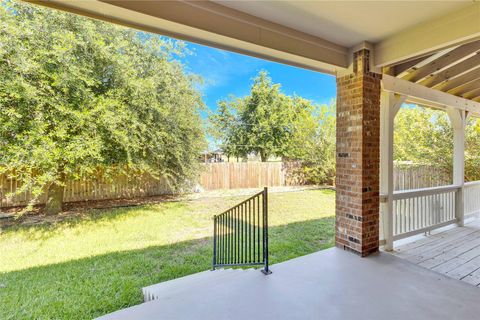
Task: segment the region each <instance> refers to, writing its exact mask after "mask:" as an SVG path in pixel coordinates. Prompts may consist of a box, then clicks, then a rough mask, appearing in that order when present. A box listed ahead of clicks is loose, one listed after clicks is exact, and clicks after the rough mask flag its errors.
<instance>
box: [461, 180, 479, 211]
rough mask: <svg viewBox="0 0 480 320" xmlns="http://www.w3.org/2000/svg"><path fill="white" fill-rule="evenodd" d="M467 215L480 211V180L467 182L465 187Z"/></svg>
mask: <svg viewBox="0 0 480 320" xmlns="http://www.w3.org/2000/svg"><path fill="white" fill-rule="evenodd" d="M463 194H464V204H463V206H464V210H465V217H466V218H468V217H471V216H473V215H477V214H479V213H480V181H472V182H465V184H464V187H463Z"/></svg>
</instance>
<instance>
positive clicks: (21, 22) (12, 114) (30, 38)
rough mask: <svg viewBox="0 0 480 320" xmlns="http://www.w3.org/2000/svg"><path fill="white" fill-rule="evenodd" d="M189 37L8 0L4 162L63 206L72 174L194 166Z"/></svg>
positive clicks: (3, 35)
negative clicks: (184, 41)
mask: <svg viewBox="0 0 480 320" xmlns="http://www.w3.org/2000/svg"><path fill="white" fill-rule="evenodd" d="M183 51H184V50H183V47H182V46H181V44H179V43H177V42H170V41H167V40H164V39H163V38H160V37H157V36H151V35H148V34H144V33H139V32H136V31H134V30H131V29H127V28H123V27H119V26H115V25H113V24H110V23H105V22H101V21H96V20H92V19H88V18H84V17H80V16H76V15H72V14H67V13H61V12H58V11H55V10H50V9H44V8H40V7H36V6H33V5H30V4H25V3H18V2H14V1H6V2H5V1H4V2H2V5H1V6H0V154H1V158H0V167H2V168H3V170H8V171H10V172H12V169H15V173H16V174H17V175H18V179H20V180H21V181H23V188H24V189H25V188H32V190H33V193H34V195H36V196H39V195H40V194H41V193H42V192H44V191H45V190H48V202H47V206H46V211H47V213H55V212H58V211H59V210H61V209H62V200H61V199H62V197H63V190H64V184H65V179H66V178H67V177H72V176H73V177H75V176H79V175H82V174H89V173H92V172H93V171H94V170H95V169H96V168H98V166H115V167H117V168H129V170H130V169H134V170H141V171H146V172H149V173H151V174H152V175H155V176H158V175H162V176H165V177H167V178H169V181H170V182H171V183H172V185H173V186H179V184H180V183H182V182H184V181H187V180H189V179H191V178H192V177H193V176H194V175H195V173H196V166H197V157H198V154H200V152H201V150H202V149H203V148H204V134H203V130H202V122H201V118H200V117H199V109H200V108H202V107H203V103H202V99H201V96H200V94H199V93H198V92H197V90H196V89H195V82H196V78H195V77H193V76H190V75H187V74H186V73H185V72H184V70H183V67H182V65H181V64H180V63H179V62H177V60H176V59H175V57H177V55H179V54H182V52H183Z"/></svg>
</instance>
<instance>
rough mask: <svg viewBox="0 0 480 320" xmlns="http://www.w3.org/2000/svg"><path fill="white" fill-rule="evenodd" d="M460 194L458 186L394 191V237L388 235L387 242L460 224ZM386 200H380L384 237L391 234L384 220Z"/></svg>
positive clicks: (479, 191) (382, 197)
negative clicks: (390, 238) (388, 232)
mask: <svg viewBox="0 0 480 320" xmlns="http://www.w3.org/2000/svg"><path fill="white" fill-rule="evenodd" d="M460 191H461V187H460V186H457V185H450V186H442V187H435V188H424V189H415V190H404V191H395V192H394V193H393V203H392V223H393V234H392V235H388V234H385V238H388V237H389V236H390V237H392V238H393V240H399V239H403V238H407V237H410V236H413V235H416V234H420V233H424V232H428V231H431V230H433V229H436V228H440V227H444V226H446V225H449V224H452V223H455V222H457V217H458V216H459V213H458V212H457V208H461V206H459V205H458V203H457V201H459V195H460ZM478 194H479V195H480V183H479V187H478ZM386 199H387V197H386V195H382V196H381V200H382V204H381V206H380V210H381V226H382V230H381V231H382V233H384V232H386V231H387V230H388V228H386V226H385V225H384V223H385V222H386V221H388V219H385V218H386V217H385V215H386V210H387V206H386V203H385V201H386ZM479 208H480V202H479ZM381 240H383V239H381Z"/></svg>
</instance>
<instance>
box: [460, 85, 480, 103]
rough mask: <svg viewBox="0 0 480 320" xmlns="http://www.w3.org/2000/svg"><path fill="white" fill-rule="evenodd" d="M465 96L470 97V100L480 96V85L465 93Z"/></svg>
mask: <svg viewBox="0 0 480 320" xmlns="http://www.w3.org/2000/svg"><path fill="white" fill-rule="evenodd" d="M463 96H464V97H465V99H470V100H473V99H475V98H478V97H480V87H479V88H477V89H474V90H472V91H469V92H467V93H465V94H464V95H463Z"/></svg>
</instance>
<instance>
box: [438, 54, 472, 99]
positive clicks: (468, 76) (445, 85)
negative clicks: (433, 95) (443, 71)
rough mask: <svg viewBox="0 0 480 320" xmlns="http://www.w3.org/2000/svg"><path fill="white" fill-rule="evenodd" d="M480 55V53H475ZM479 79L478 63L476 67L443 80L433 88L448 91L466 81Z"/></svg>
mask: <svg viewBox="0 0 480 320" xmlns="http://www.w3.org/2000/svg"><path fill="white" fill-rule="evenodd" d="M477 56H479V57H480V55H477ZM477 79H480V64H479V65H478V67H477V68H476V69H473V70H471V71H469V72H467V73H464V74H462V75H460V76H458V77H456V78H453V79H451V80H447V81H445V82H442V83H441V84H439V85H437V86H435V87H433V88H434V89H437V90H440V91H445V92H446V91H449V90H453V89H455V88H458V87H461V86H462V85H464V84H465V83H468V82H470V81H474V80H477Z"/></svg>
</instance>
